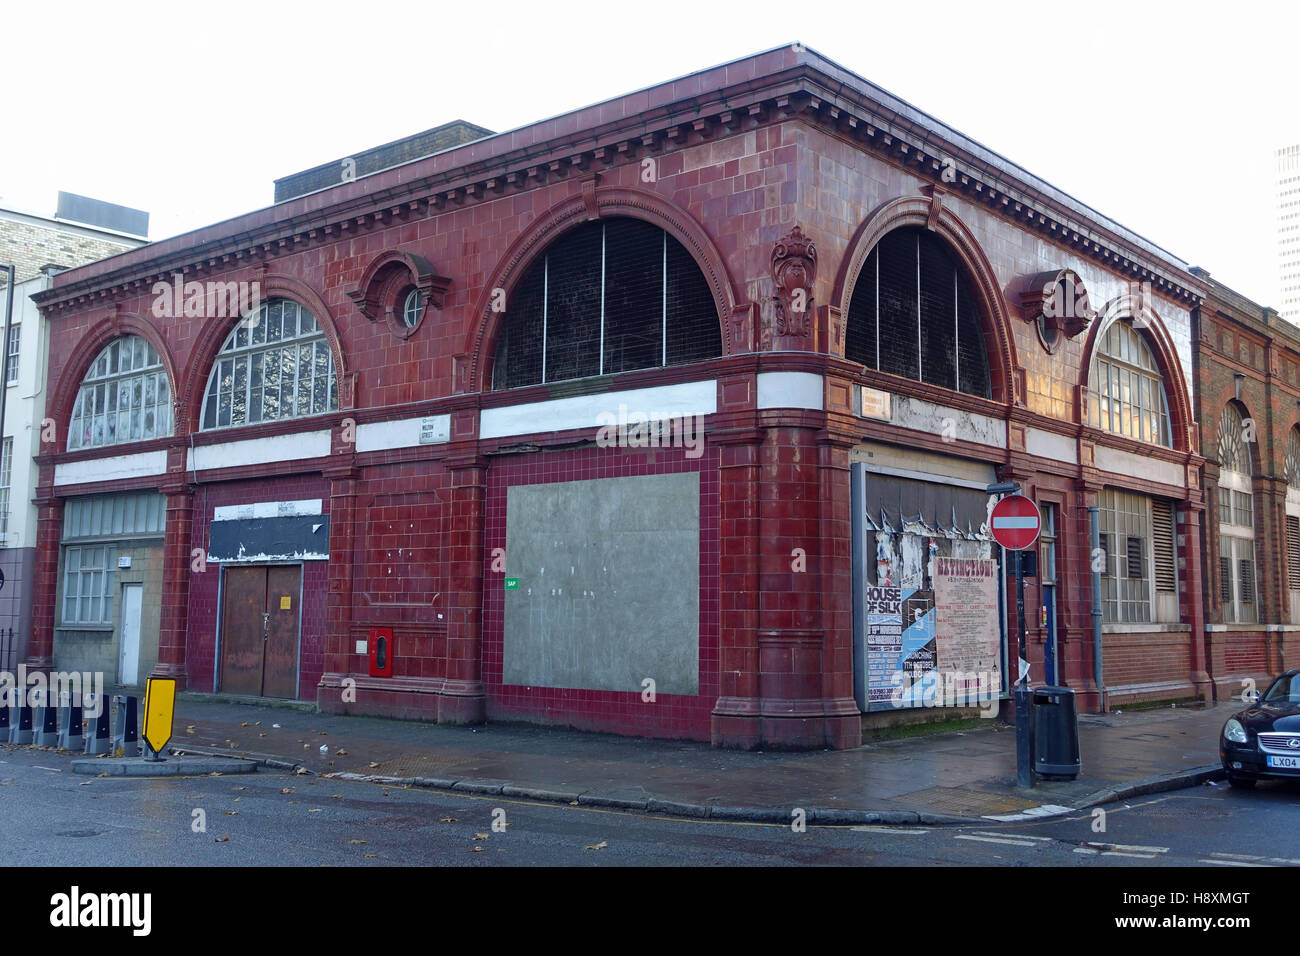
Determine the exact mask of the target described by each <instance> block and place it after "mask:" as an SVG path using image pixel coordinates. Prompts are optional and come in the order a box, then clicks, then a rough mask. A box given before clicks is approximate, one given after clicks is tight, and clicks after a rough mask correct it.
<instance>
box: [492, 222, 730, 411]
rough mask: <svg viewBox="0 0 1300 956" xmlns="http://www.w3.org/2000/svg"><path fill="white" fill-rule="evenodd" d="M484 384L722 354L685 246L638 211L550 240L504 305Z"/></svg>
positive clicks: (703, 287)
mask: <svg viewBox="0 0 1300 956" xmlns="http://www.w3.org/2000/svg"><path fill="white" fill-rule="evenodd" d="M505 306H506V308H505V324H504V326H503V328H502V330H501V337H500V339H499V341H498V343H497V351H496V360H495V361H494V363H493V366H492V387H493V388H494V389H501V388H518V387H520V386H523V385H537V384H540V383H543V382H558V381H562V380H564V379H574V378H586V377H588V376H592V375H611V374H614V373H616V372H628V371H632V370H633V369H642V368H658V367H660V366H664V365H681V364H684V363H686V362H698V361H701V360H703V359H708V358H713V357H714V356H717V355H721V354H722V331H721V327H720V326H719V324H718V313H717V308H716V307H715V305H714V302H713V296H712V295H711V294H710V291H709V285H708V283H707V282H706V281H705V279H704V275H703V274H702V273H701V272H700V268H699V266H698V265H696V263H695V260H694V259H693V258H692V257H691V254H690V253H689V252H687V251H686V249H685V248H684V247H683V246H682V244H681V243H679V242H678V241H677V240H676V239H674V238H673V237H672V236H670V235H668V233H667V232H665V231H664V230H663V229H660V228H659V227H658V226H655V225H652V224H651V223H648V222H643V221H642V220H640V219H629V218H617V217H616V218H610V219H602V220H598V221H596V222H589V223H586V224H584V225H582V226H579V227H577V228H576V229H573V230H571V231H570V232H568V233H566V234H565V235H564V236H563V237H561V238H560V239H558V240H557V241H555V242H554V243H552V244H551V245H550V246H549V247H548V248H547V250H546V252H545V253H544V254H543V255H542V256H540V257H539V258H538V259H537V260H536V261H535V262H534V263H533V264H532V265H531V266H530V267H529V269H528V271H527V272H526V273H525V274H524V276H523V278H522V279H520V281H519V282H518V284H517V285H516V286H515V288H514V289H513V291H512V292H511V293H510V297H509V300H508V301H507V302H506V303H505Z"/></svg>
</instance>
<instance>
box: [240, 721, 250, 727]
mask: <svg viewBox="0 0 1300 956" xmlns="http://www.w3.org/2000/svg"><path fill="white" fill-rule="evenodd" d="M239 726H241V727H247V726H248V721H246V720H245V721H243V722H241V723H240V725H239Z"/></svg>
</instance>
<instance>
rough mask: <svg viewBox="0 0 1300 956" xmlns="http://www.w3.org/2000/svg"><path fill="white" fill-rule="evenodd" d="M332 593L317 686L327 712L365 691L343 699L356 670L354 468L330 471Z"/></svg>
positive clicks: (342, 708)
mask: <svg viewBox="0 0 1300 956" xmlns="http://www.w3.org/2000/svg"><path fill="white" fill-rule="evenodd" d="M326 477H327V478H329V479H330V560H329V596H328V604H327V606H326V610H325V668H324V672H323V673H322V674H321V682H320V684H319V685H317V688H316V704H317V706H318V707H320V708H321V710H322V711H324V712H326V713H346V712H347V711H348V709H349V708H348V707H347V706H346V704H348V703H357V704H362V703H363V700H362V698H364V696H365V691H357V692H356V700H355V701H348V700H345V699H344V694H343V691H344V690H345V689H346V686H347V685H344V684H343V680H344V678H346V677H347V676H348V675H349V674H351V673H352V671H353V665H354V661H355V657H354V652H355V650H356V648H355V645H354V644H353V643H352V631H351V625H352V556H353V549H354V548H355V547H356V540H355V536H356V503H357V479H356V475H355V473H354V472H353V471H352V469H351V468H346V469H341V470H337V471H331V472H330V473H328V474H327V475H326Z"/></svg>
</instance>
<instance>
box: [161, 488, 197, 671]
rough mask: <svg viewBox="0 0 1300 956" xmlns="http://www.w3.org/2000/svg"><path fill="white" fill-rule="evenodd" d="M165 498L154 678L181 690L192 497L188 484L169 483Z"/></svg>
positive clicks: (190, 566) (188, 591)
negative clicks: (172, 680) (171, 681)
mask: <svg viewBox="0 0 1300 956" xmlns="http://www.w3.org/2000/svg"><path fill="white" fill-rule="evenodd" d="M161 490H162V493H163V494H164V495H166V497H167V518H166V525H165V528H166V530H165V532H164V538H163V581H162V608H161V616H160V621H159V627H158V663H157V664H155V665H154V669H153V676H154V677H170V678H172V679H174V680H175V681H176V689H177V690H184V689H185V687H186V681H187V674H186V669H185V637H186V634H187V632H188V630H189V628H188V624H189V606H190V574H191V573H193V572H192V565H191V543H192V540H193V533H192V531H193V524H194V495H193V493H192V491H191V489H190V486H189V485H188V484H171V485H166V486H164V487H163V488H162V489H161Z"/></svg>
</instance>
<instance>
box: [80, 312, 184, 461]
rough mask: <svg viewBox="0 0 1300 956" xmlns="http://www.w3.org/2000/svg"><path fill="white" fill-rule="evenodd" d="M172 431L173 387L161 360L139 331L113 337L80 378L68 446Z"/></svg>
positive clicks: (115, 442) (140, 438) (94, 445)
mask: <svg viewBox="0 0 1300 956" xmlns="http://www.w3.org/2000/svg"><path fill="white" fill-rule="evenodd" d="M171 433H172V400H171V387H170V385H169V384H168V381H167V371H166V370H165V369H164V368H163V363H162V359H161V358H159V356H158V353H157V352H156V351H155V350H154V347H153V346H152V345H150V344H149V343H148V342H146V341H145V340H144V339H143V338H141V337H140V336H138V335H123V336H120V337H118V338H116V339H114V340H113V341H112V342H110V343H108V345H106V346H104V348H103V349H102V350H101V351H100V353H99V355H97V356H96V357H95V361H94V362H92V363H91V365H90V370H89V371H88V372H87V373H86V377H85V378H83V379H82V380H81V388H80V389H78V391H77V400H76V402H75V404H74V405H73V406H72V418H71V420H70V421H69V423H68V451H76V450H77V449H79V448H98V447H99V446H101V445H120V444H123V443H124V442H133V441H145V440H147V439H150V438H163V437H165V436H167V435H170V434H171Z"/></svg>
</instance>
